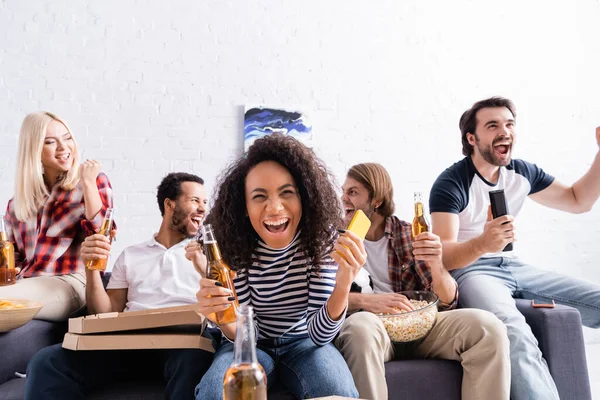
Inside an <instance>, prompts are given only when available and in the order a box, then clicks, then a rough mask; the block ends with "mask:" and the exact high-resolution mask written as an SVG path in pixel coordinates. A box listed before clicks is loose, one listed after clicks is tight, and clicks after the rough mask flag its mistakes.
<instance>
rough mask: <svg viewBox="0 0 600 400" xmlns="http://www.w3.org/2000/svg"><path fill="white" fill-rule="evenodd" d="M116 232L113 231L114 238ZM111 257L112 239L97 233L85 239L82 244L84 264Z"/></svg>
mask: <svg viewBox="0 0 600 400" xmlns="http://www.w3.org/2000/svg"><path fill="white" fill-rule="evenodd" d="M115 233H116V231H114V230H113V231H111V237H114V235H115ZM109 255H110V239H109V238H107V237H106V236H104V235H101V234H99V233H96V234H94V235H91V236H88V237H86V238H85V240H84V241H83V243H82V244H81V259H82V261H83V263H84V264H87V263H88V261H92V260H105V259H107V258H108V256H109Z"/></svg>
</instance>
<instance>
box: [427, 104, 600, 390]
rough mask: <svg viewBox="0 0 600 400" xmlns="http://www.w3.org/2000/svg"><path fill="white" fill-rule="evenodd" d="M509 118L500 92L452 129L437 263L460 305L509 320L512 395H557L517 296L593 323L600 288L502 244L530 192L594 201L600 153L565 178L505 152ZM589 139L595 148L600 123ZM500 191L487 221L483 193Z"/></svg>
mask: <svg viewBox="0 0 600 400" xmlns="http://www.w3.org/2000/svg"><path fill="white" fill-rule="evenodd" d="M516 118H517V117H516V110H515V106H514V104H513V102H512V101H510V100H509V99H506V98H503V97H491V98H489V99H484V100H481V101H478V102H476V103H475V104H473V106H472V107H471V108H469V109H468V110H466V111H465V112H464V113H463V115H462V116H461V118H460V121H459V127H460V131H461V140H462V147H463V148H462V152H463V155H464V156H465V157H464V158H463V159H462V160H460V161H459V162H457V163H454V164H453V165H452V166H450V167H449V168H447V169H446V170H445V171H444V172H442V173H441V174H440V175H439V176H438V178H437V179H436V181H435V182H434V184H433V187H432V188H431V195H430V199H429V204H430V205H429V208H430V211H431V218H432V220H433V229H434V231H435V233H436V234H437V235H439V236H440V238H441V240H442V243H443V246H444V265H445V266H446V268H447V269H448V270H449V271H451V273H452V276H453V277H454V278H455V279H456V281H457V282H458V284H459V287H460V293H461V299H460V303H461V306H463V307H474V308H479V309H482V310H487V311H490V312H492V313H494V315H496V316H497V317H498V318H500V319H501V320H502V321H503V322H504V324H505V325H506V327H507V331H508V337H509V338H510V348H511V358H512V363H511V374H512V382H511V398H512V399H514V400H524V399H527V400H529V399H542V400H556V399H558V398H559V393H558V389H557V387H556V384H555V382H554V380H553V378H552V376H551V375H550V369H549V368H548V364H547V363H546V360H545V359H544V358H543V354H542V352H541V350H540V348H539V347H538V342H537V339H536V337H535V336H534V334H533V332H532V330H531V328H530V327H529V325H528V324H527V321H526V320H525V317H524V316H523V314H521V312H520V311H519V310H518V309H517V307H516V305H515V300H514V298H523V299H532V300H534V299H535V300H536V301H539V302H541V303H551V302H553V301H555V302H556V303H561V304H564V305H568V306H571V307H575V308H577V309H578V310H579V312H580V313H581V319H582V322H583V324H584V325H586V326H589V327H592V328H600V285H599V284H598V283H595V282H588V281H586V280H584V279H579V278H575V277H571V276H567V275H562V274H557V273H554V272H552V271H548V270H545V269H540V268H537V267H534V266H533V265H530V264H528V263H525V262H523V261H521V260H520V259H519V258H518V257H517V254H516V251H513V249H512V246H508V245H509V244H510V245H512V242H514V241H515V226H514V221H515V219H516V218H517V217H518V215H519V213H520V211H521V208H522V207H523V204H524V203H525V200H526V199H527V198H530V199H532V200H534V201H535V202H537V203H540V204H542V205H544V206H546V207H550V208H554V209H557V210H563V211H568V212H571V213H582V212H586V211H588V210H590V209H591V208H592V206H593V205H594V204H595V203H596V201H597V200H598V198H599V196H600V151H598V152H597V153H596V156H595V158H594V160H593V162H592V165H591V166H590V168H589V170H588V171H587V172H586V173H585V175H583V176H582V177H581V178H580V179H579V180H578V181H577V182H575V183H574V184H573V185H565V184H563V183H561V182H559V181H558V180H556V179H554V177H553V176H552V175H550V174H548V173H547V172H545V171H544V170H542V169H541V168H540V167H538V166H537V165H535V164H533V163H530V162H527V161H525V160H521V159H515V158H513V157H512V155H513V149H514V145H515V141H516ZM563 137H564V138H566V137H567V136H566V135H563ZM595 139H596V140H595V141H596V145H597V146H600V127H597V128H596V137H595ZM569 140H571V139H569ZM590 141H591V140H590ZM551 144H554V143H551ZM590 144H591V143H590ZM497 190H503V191H504V194H505V198H506V204H507V208H508V213H509V214H508V215H502V216H498V217H497V218H495V219H494V218H493V215H492V212H491V204H490V203H491V201H490V192H492V191H497ZM559 229H560V228H559ZM540 245H541V246H543V244H542V243H540ZM561 367H562V366H561ZM555 368H556V366H555ZM566 390H568V388H567V389H566ZM567 393H568V392H567ZM569 394H571V393H569Z"/></svg>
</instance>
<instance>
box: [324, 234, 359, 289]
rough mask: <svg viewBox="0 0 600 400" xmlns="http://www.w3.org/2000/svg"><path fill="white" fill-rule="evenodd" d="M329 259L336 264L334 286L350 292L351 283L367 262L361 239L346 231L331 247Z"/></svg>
mask: <svg viewBox="0 0 600 400" xmlns="http://www.w3.org/2000/svg"><path fill="white" fill-rule="evenodd" d="M333 248H334V251H333V252H331V254H330V255H331V258H333V259H334V260H335V262H337V263H338V266H339V268H338V271H337V275H336V277H335V281H336V285H340V286H341V287H344V288H345V287H347V288H348V290H350V286H352V282H353V281H354V278H355V277H356V274H358V271H359V270H360V269H361V268H362V266H363V265H364V264H365V261H367V252H366V250H365V246H364V244H363V241H362V239H361V238H359V237H358V236H357V235H356V234H355V233H353V232H351V231H346V232H344V233H343V234H341V235H340V236H339V237H338V240H337V242H336V243H335V245H334V246H333Z"/></svg>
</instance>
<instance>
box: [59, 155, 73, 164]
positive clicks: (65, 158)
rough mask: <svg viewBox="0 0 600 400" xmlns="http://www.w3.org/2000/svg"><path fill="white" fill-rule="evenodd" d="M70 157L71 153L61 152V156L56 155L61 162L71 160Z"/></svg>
mask: <svg viewBox="0 0 600 400" xmlns="http://www.w3.org/2000/svg"><path fill="white" fill-rule="evenodd" d="M69 158H71V153H66V154H61V155H60V156H56V159H57V160H58V161H59V162H63V163H64V162H67V161H69Z"/></svg>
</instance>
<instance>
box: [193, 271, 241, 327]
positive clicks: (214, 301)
mask: <svg viewBox="0 0 600 400" xmlns="http://www.w3.org/2000/svg"><path fill="white" fill-rule="evenodd" d="M196 298H197V299H198V305H199V306H200V307H199V308H198V311H199V312H200V313H201V314H202V315H204V316H205V317H206V318H207V319H208V320H210V321H212V322H214V323H217V321H216V320H215V314H214V313H216V312H220V311H225V310H226V309H228V308H229V307H231V303H233V302H234V301H235V297H234V296H233V292H232V291H231V290H229V289H227V288H225V287H223V284H222V283H221V282H219V281H213V280H212V279H200V290H198V293H196Z"/></svg>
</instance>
